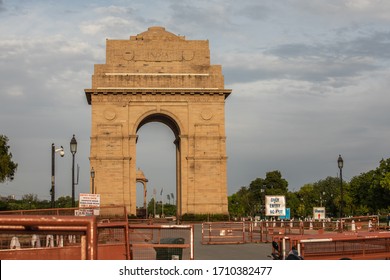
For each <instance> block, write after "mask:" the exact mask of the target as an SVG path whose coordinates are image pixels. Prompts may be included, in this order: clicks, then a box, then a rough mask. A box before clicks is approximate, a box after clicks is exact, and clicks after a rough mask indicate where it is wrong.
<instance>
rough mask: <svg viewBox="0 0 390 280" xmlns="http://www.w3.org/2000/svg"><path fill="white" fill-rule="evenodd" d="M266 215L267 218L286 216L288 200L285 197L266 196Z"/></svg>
mask: <svg viewBox="0 0 390 280" xmlns="http://www.w3.org/2000/svg"><path fill="white" fill-rule="evenodd" d="M265 215H266V216H285V215H286V198H285V196H284V195H266V196H265Z"/></svg>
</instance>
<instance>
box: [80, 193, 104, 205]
mask: <svg viewBox="0 0 390 280" xmlns="http://www.w3.org/2000/svg"><path fill="white" fill-rule="evenodd" d="M79 207H80V208H92V207H100V194H91V193H80V197H79Z"/></svg>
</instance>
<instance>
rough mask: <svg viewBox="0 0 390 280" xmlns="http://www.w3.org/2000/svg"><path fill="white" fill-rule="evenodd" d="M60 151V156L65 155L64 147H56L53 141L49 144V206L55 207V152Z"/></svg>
mask: <svg viewBox="0 0 390 280" xmlns="http://www.w3.org/2000/svg"><path fill="white" fill-rule="evenodd" d="M56 153H60V156H61V157H63V156H64V155H65V152H64V148H63V147H62V146H61V148H59V149H56V147H55V146H54V143H53V144H51V188H50V197H51V208H55V206H56V205H55V199H56V192H55V190H56V188H55V154H56Z"/></svg>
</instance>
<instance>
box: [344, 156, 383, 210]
mask: <svg viewBox="0 0 390 280" xmlns="http://www.w3.org/2000/svg"><path fill="white" fill-rule="evenodd" d="M389 179H390V159H387V160H384V159H382V160H381V161H380V162H379V166H378V167H377V168H376V169H375V170H370V171H368V172H365V173H361V174H360V175H359V176H355V177H353V178H352V179H351V182H350V196H351V200H352V202H351V204H352V205H353V209H354V211H355V213H354V214H358V215H359V214H361V215H366V214H377V213H378V212H384V213H388V211H389V210H390V207H389V205H390V182H389Z"/></svg>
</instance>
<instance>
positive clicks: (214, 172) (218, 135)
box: [85, 26, 231, 218]
mask: <svg viewBox="0 0 390 280" xmlns="http://www.w3.org/2000/svg"><path fill="white" fill-rule="evenodd" d="M106 44H107V46H106V48H107V50H106V55H107V57H106V63H105V64H97V65H95V67H94V74H93V76H92V87H91V88H90V89H85V93H86V98H87V101H88V104H90V105H91V111H92V112H91V115H92V124H91V149H90V165H91V167H94V170H95V171H96V173H97V174H99V176H96V178H95V183H96V185H99V194H100V195H101V200H100V201H101V204H102V205H103V206H104V205H125V206H126V209H127V211H128V213H129V214H135V213H136V191H135V189H136V173H137V167H136V144H137V131H138V130H139V128H140V127H142V126H143V125H144V124H146V123H148V122H154V121H158V122H161V123H164V124H166V125H167V126H168V127H170V128H171V129H172V131H173V133H174V135H175V144H176V174H177V176H176V181H177V182H176V186H177V193H176V201H177V212H178V216H179V218H180V216H181V215H183V214H186V213H193V214H207V213H208V214H214V213H215V214H216V213H218V214H221V213H222V214H227V213H228V211H227V176H226V169H227V168H226V161H227V155H226V135H225V100H226V98H227V97H228V96H229V94H230V93H231V90H229V89H225V88H224V78H223V75H222V68H221V66H220V65H211V64H210V50H209V42H208V40H186V39H185V37H184V36H176V35H175V34H173V33H171V32H168V31H166V30H165V28H163V27H158V26H155V27H150V28H149V29H148V30H147V31H145V32H142V33H140V34H138V35H136V36H130V39H129V40H109V39H107V40H106Z"/></svg>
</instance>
